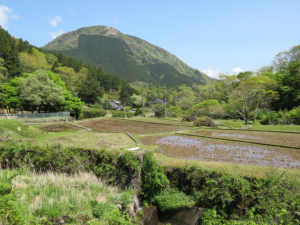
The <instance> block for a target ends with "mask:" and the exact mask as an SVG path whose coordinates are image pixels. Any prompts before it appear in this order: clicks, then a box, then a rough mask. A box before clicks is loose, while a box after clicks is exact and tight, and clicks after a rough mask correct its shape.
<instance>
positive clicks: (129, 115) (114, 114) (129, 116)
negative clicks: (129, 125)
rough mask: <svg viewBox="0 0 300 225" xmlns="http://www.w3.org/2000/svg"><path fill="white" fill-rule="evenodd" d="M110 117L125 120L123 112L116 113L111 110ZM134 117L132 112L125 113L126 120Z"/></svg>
mask: <svg viewBox="0 0 300 225" xmlns="http://www.w3.org/2000/svg"><path fill="white" fill-rule="evenodd" d="M111 115H112V117H120V118H125V112H124V111H116V110H113V111H111ZM131 117H134V114H133V113H132V112H126V118H131Z"/></svg>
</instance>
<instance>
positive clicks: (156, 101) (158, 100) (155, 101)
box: [150, 98, 165, 105]
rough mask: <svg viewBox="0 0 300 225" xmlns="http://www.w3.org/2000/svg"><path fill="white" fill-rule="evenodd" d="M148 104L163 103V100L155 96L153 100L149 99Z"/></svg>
mask: <svg viewBox="0 0 300 225" xmlns="http://www.w3.org/2000/svg"><path fill="white" fill-rule="evenodd" d="M150 104H152V105H156V104H165V101H163V100H161V99H159V98H156V99H154V100H153V101H150Z"/></svg>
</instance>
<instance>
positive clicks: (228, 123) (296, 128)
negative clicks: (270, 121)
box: [214, 120, 300, 132]
mask: <svg viewBox="0 0 300 225" xmlns="http://www.w3.org/2000/svg"><path fill="white" fill-rule="evenodd" d="M214 122H215V123H216V125H218V126H219V128H220V129H222V128H227V129H228V128H230V127H231V128H233V129H239V128H241V127H244V126H245V122H244V121H242V120H240V121H239V120H238V121H237V122H233V120H214ZM251 122H252V121H251ZM252 127H253V128H252V130H267V131H268V130H269V131H288V132H291V131H292V132H300V125H261V124H260V123H259V121H256V122H255V123H254V124H253V125H252ZM247 129H249V126H248V127H247V128H244V129H243V130H247Z"/></svg>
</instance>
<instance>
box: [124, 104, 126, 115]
mask: <svg viewBox="0 0 300 225" xmlns="http://www.w3.org/2000/svg"><path fill="white" fill-rule="evenodd" d="M124 112H125V119H126V101H125V100H124Z"/></svg>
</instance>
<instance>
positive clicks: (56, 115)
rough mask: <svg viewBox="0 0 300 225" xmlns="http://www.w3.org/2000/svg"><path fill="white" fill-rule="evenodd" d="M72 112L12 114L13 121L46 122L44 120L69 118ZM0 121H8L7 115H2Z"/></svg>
mask: <svg viewBox="0 0 300 225" xmlns="http://www.w3.org/2000/svg"><path fill="white" fill-rule="evenodd" d="M68 117H70V112H53V113H24V114H10V118H11V119H18V120H44V119H53V118H55V119H58V118H68ZM0 119H8V117H7V115H6V114H2V115H0Z"/></svg>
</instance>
